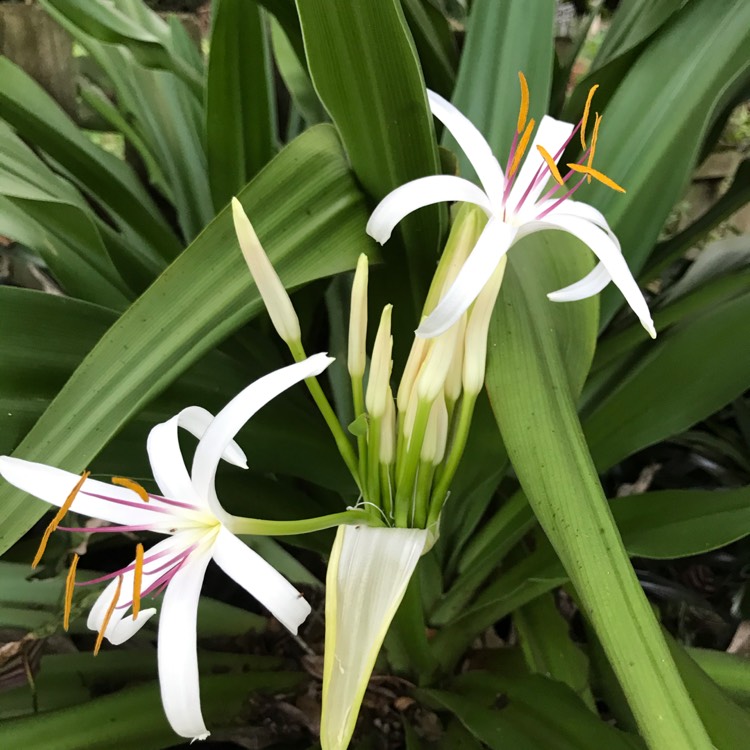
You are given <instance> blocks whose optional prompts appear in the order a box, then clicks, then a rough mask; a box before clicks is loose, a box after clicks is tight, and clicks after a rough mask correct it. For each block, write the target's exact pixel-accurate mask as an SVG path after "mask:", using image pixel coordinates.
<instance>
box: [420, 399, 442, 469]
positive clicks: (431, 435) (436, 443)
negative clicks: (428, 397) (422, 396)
mask: <svg viewBox="0 0 750 750" xmlns="http://www.w3.org/2000/svg"><path fill="white" fill-rule="evenodd" d="M447 441H448V409H447V407H446V405H445V399H443V398H442V397H441V398H437V399H435V402H434V403H433V405H432V409H431V410H430V416H429V418H428V419H427V427H426V429H425V433H424V440H423V441H422V449H421V451H420V453H419V457H420V459H421V460H422V461H425V462H429V463H431V464H433V465H437V464H439V463H440V462H441V461H442V460H443V456H444V455H445V445H446V443H447Z"/></svg>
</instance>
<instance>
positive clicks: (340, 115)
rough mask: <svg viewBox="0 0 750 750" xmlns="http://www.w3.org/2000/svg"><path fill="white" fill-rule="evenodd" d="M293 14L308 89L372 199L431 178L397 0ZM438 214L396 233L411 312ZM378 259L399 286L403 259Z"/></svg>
mask: <svg viewBox="0 0 750 750" xmlns="http://www.w3.org/2000/svg"><path fill="white" fill-rule="evenodd" d="M297 9H298V11H299V17H300V20H301V23H302V32H303V35H304V40H305V52H306V54H307V60H308V65H309V68H310V73H311V75H312V79H313V83H314V84H315V88H316V89H317V91H318V94H319V96H320V98H321V100H322V101H323V104H324V105H325V107H326V109H327V110H328V112H329V113H330V115H331V118H332V119H333V122H334V123H335V125H336V127H337V128H338V130H339V132H340V133H341V139H342V141H343V143H344V146H345V148H346V151H347V153H348V154H349V158H350V160H351V163H352V168H353V170H354V172H355V174H356V175H357V177H358V178H359V180H360V181H361V183H362V185H363V186H364V188H365V190H366V191H367V192H368V193H369V194H370V196H371V197H372V199H373V200H380V199H381V198H383V197H385V195H386V194H387V193H389V192H390V191H391V190H393V189H394V188H397V187H399V186H400V185H402V184H404V183H405V182H408V181H409V180H413V179H415V178H417V177H424V176H426V175H432V174H437V173H439V171H440V162H439V159H438V150H437V143H436V142H435V135H434V128H433V124H432V115H431V114H430V110H429V107H428V106H427V97H426V95H425V90H424V81H423V79H422V72H421V70H420V67H419V60H418V58H417V55H416V51H415V49H414V42H413V40H412V38H411V35H410V33H409V29H408V26H407V24H406V21H405V19H404V16H403V13H402V10H401V4H400V2H399V0H364V1H363V2H358V3H352V2H350V0H297ZM443 212H444V208H442V207H440V206H432V207H430V208H426V209H424V210H423V211H421V212H419V213H418V214H415V215H414V216H411V217H409V218H408V219H407V220H405V221H404V222H402V225H401V229H400V236H401V237H402V238H403V241H404V246H405V248H406V263H407V265H408V268H409V271H410V279H409V281H410V282H411V287H412V291H413V294H414V303H415V309H416V310H419V309H421V306H422V303H423V301H424V295H425V293H426V289H427V284H428V283H429V278H430V276H431V274H432V271H433V270H434V264H435V260H436V257H437V249H438V240H439V239H440V233H441V216H443V215H444V214H443ZM384 257H385V258H386V261H388V258H389V257H390V258H392V259H393V261H394V272H395V269H396V265H397V264H398V268H399V272H398V275H396V274H395V273H394V278H395V279H396V280H397V281H398V280H399V278H400V279H403V270H402V269H403V263H404V257H403V251H401V250H400V249H396V248H391V247H388V246H386V252H385V254H384ZM410 327H411V328H412V329H413V328H414V325H413V324H411V326H410Z"/></svg>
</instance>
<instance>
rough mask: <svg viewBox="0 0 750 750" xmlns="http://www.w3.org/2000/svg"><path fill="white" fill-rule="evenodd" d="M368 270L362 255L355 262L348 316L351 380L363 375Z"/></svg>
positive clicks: (348, 363)
mask: <svg viewBox="0 0 750 750" xmlns="http://www.w3.org/2000/svg"><path fill="white" fill-rule="evenodd" d="M368 275H369V270H368V263H367V256H366V255H365V254H364V253H363V254H362V255H360V256H359V260H357V270H356V271H355V273H354V282H353V284H352V300H351V312H350V314H349V351H348V356H347V366H348V368H349V375H351V376H352V378H361V377H362V376H363V375H364V374H365V362H366V360H367V355H366V353H365V340H366V337H367V280H368Z"/></svg>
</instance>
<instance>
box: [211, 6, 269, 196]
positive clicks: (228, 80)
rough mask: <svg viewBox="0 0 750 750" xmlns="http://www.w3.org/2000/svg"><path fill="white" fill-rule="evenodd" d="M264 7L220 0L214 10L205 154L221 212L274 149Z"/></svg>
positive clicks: (267, 159)
mask: <svg viewBox="0 0 750 750" xmlns="http://www.w3.org/2000/svg"><path fill="white" fill-rule="evenodd" d="M263 26H264V24H263V19H262V17H261V14H260V9H259V8H258V6H257V5H255V3H252V2H247V0H220V2H219V3H218V5H217V6H216V9H215V10H214V22H213V29H212V31H211V47H210V57H209V59H208V78H207V80H206V111H205V117H206V155H207V157H208V175H209V179H210V181H211V195H212V196H213V199H214V207H215V208H216V209H217V210H218V209H220V208H223V207H224V206H225V205H226V204H227V203H229V200H230V198H231V197H232V196H233V195H234V194H235V193H236V192H237V191H238V190H239V189H240V188H241V187H242V186H243V185H244V184H245V183H246V182H248V180H250V179H251V178H252V177H254V176H255V174H256V173H257V172H258V171H259V170H260V169H261V168H262V167H264V166H265V165H266V163H267V162H268V161H269V160H270V159H271V157H272V156H273V153H274V149H275V143H274V135H275V134H274V131H275V127H274V125H275V122H274V117H273V116H272V110H271V100H270V91H269V85H268V84H269V81H270V80H271V79H270V77H269V73H268V70H267V57H268V56H267V54H266V52H267V51H266V39H265V33H264V28H263Z"/></svg>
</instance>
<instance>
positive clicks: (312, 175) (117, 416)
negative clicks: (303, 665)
mask: <svg viewBox="0 0 750 750" xmlns="http://www.w3.org/2000/svg"><path fill="white" fill-rule="evenodd" d="M240 200H241V201H242V202H243V203H244V204H245V206H246V208H247V211H248V214H249V216H250V217H251V218H252V220H253V221H254V222H255V225H256V228H257V231H258V234H259V236H260V237H261V239H262V241H263V243H264V245H265V247H266V249H267V251H268V254H269V257H270V258H271V261H272V262H273V263H274V265H275V266H276V268H277V270H278V272H279V274H280V276H281V278H282V280H283V281H284V282H285V283H286V284H287V285H288V286H295V285H299V284H304V283H305V282H308V281H310V280H312V279H315V278H319V277H321V276H325V275H328V274H333V273H337V272H340V271H343V270H346V269H349V268H352V267H353V266H354V265H355V263H356V259H357V257H358V255H359V253H360V252H366V251H370V250H371V249H372V244H371V243H370V241H369V240H368V239H367V237H366V235H365V234H364V232H363V227H364V224H365V221H366V210H365V207H364V204H363V200H362V196H361V194H360V192H359V190H358V189H357V188H356V186H355V185H354V182H353V180H352V177H351V174H350V172H349V170H348V166H347V163H346V161H345V157H344V155H343V153H342V151H341V147H340V144H339V142H338V140H337V138H336V136H335V133H334V131H333V129H332V128H331V127H330V126H324V125H319V126H317V127H316V128H313V129H311V130H309V131H308V132H307V133H305V134H304V135H303V136H301V137H300V138H298V139H297V140H296V141H295V142H294V143H292V144H290V145H289V146H288V147H287V148H286V149H284V151H282V152H281V153H280V154H279V155H278V156H277V157H276V158H275V159H274V160H273V162H271V164H269V165H268V167H266V169H264V170H263V171H262V172H261V173H260V174H259V175H258V176H257V177H256V178H255V179H254V180H253V181H252V182H251V183H250V184H249V185H248V186H247V187H246V188H245V189H244V190H243V191H242V192H241V194H240ZM260 307H261V302H260V297H259V295H258V291H257V288H256V287H255V286H254V284H253V283H252V281H251V277H250V275H249V274H248V273H247V270H246V268H245V266H244V261H243V259H242V256H241V254H240V253H239V251H238V250H237V248H236V240H235V237H234V230H233V226H232V221H231V216H230V214H229V211H228V210H227V211H224V212H223V213H222V214H220V215H219V216H218V217H217V218H216V219H215V220H214V221H213V222H212V223H211V224H210V225H209V227H207V228H206V230H205V231H204V232H203V233H202V234H201V235H200V236H199V237H198V238H197V239H196V241H195V242H194V243H193V244H192V245H191V246H190V247H189V248H188V249H187V250H186V251H185V252H184V253H183V254H182V255H181V256H180V258H179V259H178V260H177V261H175V263H174V264H173V265H172V266H170V267H169V268H168V269H167V270H166V271H165V272H164V274H163V275H162V276H161V277H160V278H159V279H158V280H157V281H156V282H155V283H154V285H153V286H152V287H151V288H150V289H149V290H148V291H147V292H146V294H144V295H143V296H142V297H141V298H140V299H139V300H138V301H137V302H136V303H135V304H134V305H133V306H132V307H131V308H130V309H129V310H128V311H127V313H126V314H125V315H123V317H122V318H120V320H119V321H118V322H117V323H116V324H115V325H114V326H113V327H112V329H111V330H110V331H109V332H108V333H107V335H106V336H105V337H104V338H103V339H102V340H101V341H100V342H99V344H98V345H97V346H96V347H95V349H94V350H93V351H92V352H91V354H90V355H89V356H88V357H87V358H86V360H85V361H84V362H83V364H82V365H81V366H80V367H79V369H78V370H77V371H76V373H75V374H74V376H73V377H72V378H71V380H70V381H69V382H68V384H67V385H66V387H65V388H64V389H63V390H62V391H61V393H60V394H59V396H58V397H57V398H56V399H55V401H54V402H53V404H52V405H51V406H50V407H49V409H48V410H47V411H46V412H45V414H44V416H43V417H42V418H41V419H40V420H39V422H38V423H37V424H36V425H35V427H34V429H33V430H32V431H31V432H30V433H29V435H27V437H26V439H25V440H24V441H23V443H22V444H21V445H20V446H19V447H18V450H17V453H18V455H19V456H23V457H25V458H28V459H32V460H41V461H45V462H47V463H52V464H55V465H57V466H61V467H65V468H68V469H72V470H73V471H80V470H81V469H82V468H83V466H84V465H86V464H87V463H88V462H89V461H91V459H92V458H93V457H94V456H95V455H96V454H97V453H98V452H99V451H100V450H101V448H102V447H103V446H104V445H105V444H106V443H107V442H108V441H109V440H110V439H111V437H112V436H113V435H114V434H115V433H116V432H117V431H118V430H119V429H120V427H122V425H123V424H124V423H125V422H127V421H128V419H130V418H131V417H132V416H133V415H134V414H136V413H137V412H138V411H139V410H140V408H142V406H143V405H144V404H146V403H147V402H148V401H149V400H150V399H151V398H153V397H154V396H155V395H157V394H158V393H160V392H161V391H162V390H163V389H164V388H165V387H166V386H167V385H168V384H169V383H171V382H172V381H174V380H175V378H176V377H177V376H178V375H179V374H181V373H182V372H184V371H185V370H186V368H187V367H189V366H190V365H191V364H193V363H194V362H195V361H196V360H197V359H198V358H199V357H200V356H201V355H202V354H203V353H205V352H206V351H208V350H209V349H210V348H211V347H213V346H215V345H216V344H218V343H219V342H220V341H222V339H224V338H225V337H226V336H227V335H228V334H230V333H232V332H233V331H235V330H236V329H237V328H238V327H239V326H240V325H242V324H243V323H244V322H246V321H247V320H249V319H250V318H251V317H252V315H253V314H255V313H257V312H258V311H259V310H260ZM269 369H270V368H269ZM71 414H76V415H77V417H76V419H74V420H71V416H70V415H71ZM288 429H289V430H293V429H294V427H293V425H289V426H288ZM43 512H44V504H42V503H32V504H30V503H29V502H28V499H27V497H26V496H25V495H24V494H23V493H20V492H16V491H14V490H12V489H11V488H10V487H9V486H7V485H6V486H4V487H3V488H2V490H0V516H1V517H2V521H1V522H0V528H1V529H2V530H1V531H0V548H2V549H3V550H4V549H7V546H8V545H10V544H12V543H13V542H14V541H15V540H16V539H18V538H19V537H20V536H21V535H22V534H23V533H24V532H25V531H26V530H27V529H28V528H29V527H30V526H31V524H33V523H34V521H35V520H36V519H37V518H38V517H39V516H40V515H41V514H42V513H43Z"/></svg>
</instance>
